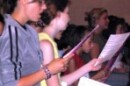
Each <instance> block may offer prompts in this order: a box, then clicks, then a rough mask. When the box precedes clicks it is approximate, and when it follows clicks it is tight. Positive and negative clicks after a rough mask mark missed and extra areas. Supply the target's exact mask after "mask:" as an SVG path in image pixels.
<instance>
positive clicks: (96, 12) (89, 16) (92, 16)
mask: <svg viewBox="0 0 130 86" xmlns="http://www.w3.org/2000/svg"><path fill="white" fill-rule="evenodd" d="M103 13H107V10H106V9H104V8H93V9H92V10H91V11H90V12H86V13H85V21H87V22H88V27H89V28H94V27H95V24H96V20H97V19H99V18H100V16H101V15H102V14H103Z"/></svg>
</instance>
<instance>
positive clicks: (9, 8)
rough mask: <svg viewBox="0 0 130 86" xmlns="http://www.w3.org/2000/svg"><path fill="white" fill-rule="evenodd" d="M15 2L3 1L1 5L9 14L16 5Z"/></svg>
mask: <svg viewBox="0 0 130 86" xmlns="http://www.w3.org/2000/svg"><path fill="white" fill-rule="evenodd" d="M17 1H18V0H3V4H5V7H4V11H5V12H6V13H9V14H11V13H12V12H13V11H14V9H15V7H16V5H17Z"/></svg>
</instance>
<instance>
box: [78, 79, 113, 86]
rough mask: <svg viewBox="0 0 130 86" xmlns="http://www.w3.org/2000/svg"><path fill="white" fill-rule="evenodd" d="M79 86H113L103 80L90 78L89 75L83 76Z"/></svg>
mask: <svg viewBox="0 0 130 86" xmlns="http://www.w3.org/2000/svg"><path fill="white" fill-rule="evenodd" d="M78 86H111V85H108V84H105V83H102V82H98V81H95V80H93V79H89V78H87V77H81V78H80V80H79V83H78Z"/></svg>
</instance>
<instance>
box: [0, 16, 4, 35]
mask: <svg viewBox="0 0 130 86" xmlns="http://www.w3.org/2000/svg"><path fill="white" fill-rule="evenodd" d="M4 24H5V22H4V18H3V16H2V15H1V14H0V36H1V35H2V32H3V29H4Z"/></svg>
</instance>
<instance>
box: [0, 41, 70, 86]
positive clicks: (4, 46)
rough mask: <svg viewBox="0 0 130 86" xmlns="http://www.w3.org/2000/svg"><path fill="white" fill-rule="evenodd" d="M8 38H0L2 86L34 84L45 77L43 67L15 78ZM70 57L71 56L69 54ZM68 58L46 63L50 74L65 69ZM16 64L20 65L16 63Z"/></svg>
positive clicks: (28, 85)
mask: <svg viewBox="0 0 130 86" xmlns="http://www.w3.org/2000/svg"><path fill="white" fill-rule="evenodd" d="M8 41H9V40H7V39H6V40H2V41H1V42H2V43H1V46H0V66H1V67H0V74H1V75H2V76H0V77H1V78H2V80H1V81H2V86H3V85H4V86H34V85H35V84H37V83H39V82H40V81H41V80H43V79H46V74H45V72H44V70H43V69H39V70H38V71H37V72H35V73H32V74H29V75H26V76H23V77H19V78H18V79H16V78H15V71H14V63H13V62H12V61H11V60H10V59H11V55H10V53H9V52H10V47H9V46H8V45H9V42H8ZM70 57H71V56H70ZM69 60H70V58H66V59H56V60H54V61H52V62H51V63H50V64H48V65H47V67H48V69H49V70H50V72H51V74H52V75H55V74H56V73H59V72H61V71H63V70H64V69H65V65H66V64H67V62H68V61H69ZM16 66H20V64H17V65H16Z"/></svg>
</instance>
